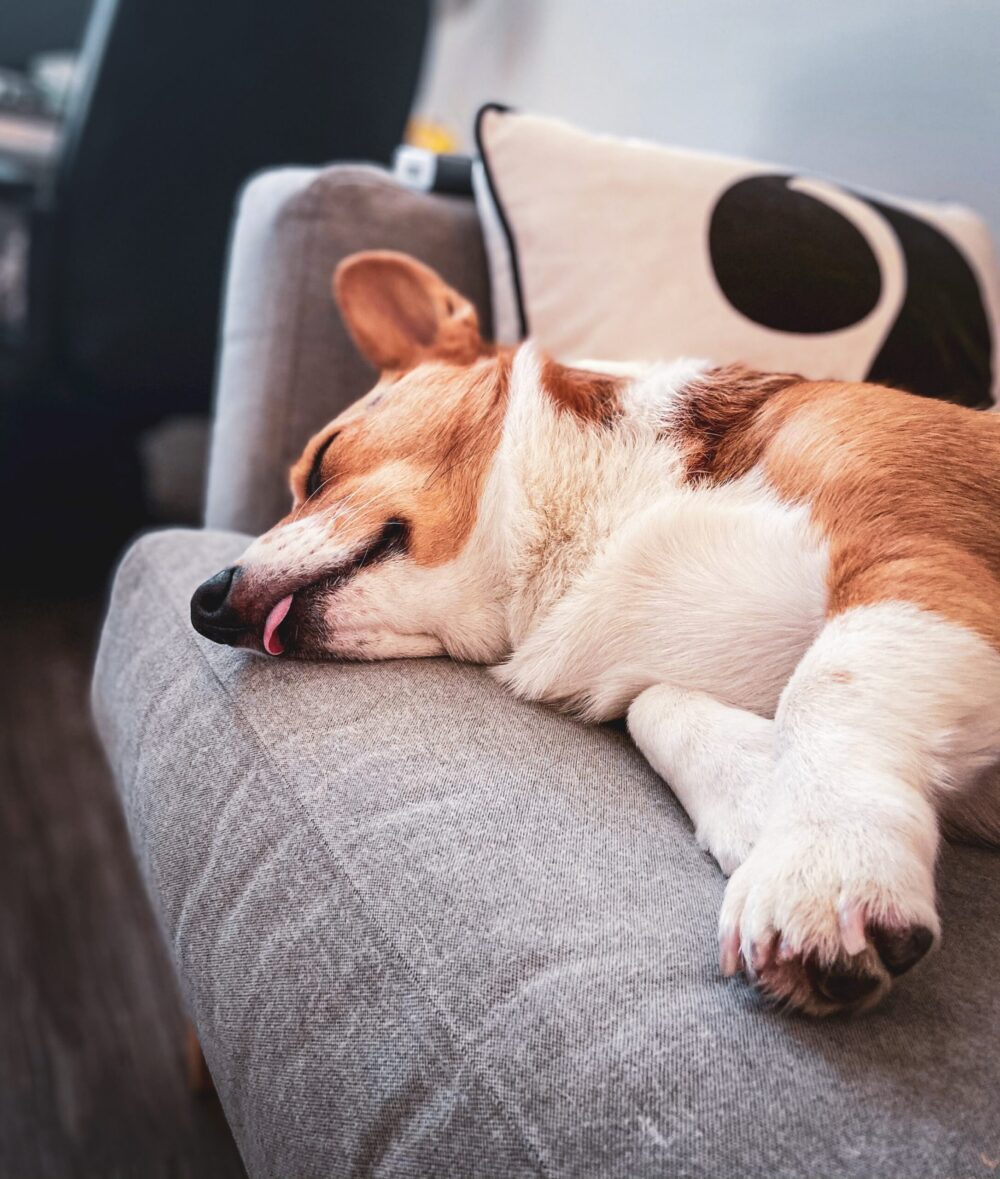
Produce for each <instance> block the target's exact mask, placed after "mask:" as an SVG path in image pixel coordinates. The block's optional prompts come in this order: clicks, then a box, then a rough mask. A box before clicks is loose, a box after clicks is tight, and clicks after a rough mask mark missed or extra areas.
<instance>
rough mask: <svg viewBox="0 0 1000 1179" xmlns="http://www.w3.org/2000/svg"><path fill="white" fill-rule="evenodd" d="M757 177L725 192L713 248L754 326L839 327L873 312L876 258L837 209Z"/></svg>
mask: <svg viewBox="0 0 1000 1179" xmlns="http://www.w3.org/2000/svg"><path fill="white" fill-rule="evenodd" d="M791 179H792V177H791V176H751V177H749V178H748V179H746V180H739V181H737V182H736V183H735V184H734V185H732V186H731V187H730V188H727V189H726V191H725V192H724V193H723V194H722V196H720V197H719V199H718V201H717V202H716V204H715V208H714V209H713V210H712V219H711V224H710V225H709V231H708V249H709V253H710V254H711V256H712V266H713V268H714V270H715V277H716V278H717V279H718V282H719V286H720V287H722V290H723V293H724V294H725V296H726V298H727V299H728V300H729V302H730V303H731V304H732V305H733V306H734V307H735V308H736V310H737V311H739V312H740V313H741V314H742V315H745V316H746V317H747V319H752V320H753V321H754V323H759V324H761V325H762V326H763V327H767V328H771V329H772V330H773V331H776V332H801V333H809V334H812V333H816V332H836V331H840V330H841V329H843V328H847V327H850V326H851V325H852V324H855V323H860V322H861V320H863V319H864V318H865V317H866V316H868V315H870V314H871V313H872V311H874V310H875V307H876V305H877V303H878V300H879V295H880V294H881V293H882V279H881V276H880V274H879V268H878V261H877V260H876V258H875V255H874V254H873V253H872V251H871V247H870V246H869V245H868V242H867V240H866V238H865V236H864V234H863V233H861V231H860V230H859V229H858V228H857V226H855V225H853V224H852V223H851V222H850V221H848V220H847V218H846V217H844V216H843V214H841V213H840V212H838V210H836V209H833V208H831V207H830V206H829V205H828V204H826V203H824V202H823V201H820V200H817V199H816V198H815V197H813V196H808V195H807V194H806V193H803V192H794V191H793V190H792V189H790V188H789V187H788V182H789V180H791Z"/></svg>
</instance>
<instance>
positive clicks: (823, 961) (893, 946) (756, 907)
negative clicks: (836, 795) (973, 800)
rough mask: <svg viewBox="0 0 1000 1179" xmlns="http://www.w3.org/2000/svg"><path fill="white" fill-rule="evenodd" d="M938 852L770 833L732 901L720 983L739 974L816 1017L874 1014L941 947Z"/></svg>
mask: <svg viewBox="0 0 1000 1179" xmlns="http://www.w3.org/2000/svg"><path fill="white" fill-rule="evenodd" d="M921 835H922V836H923V837H921ZM934 847H935V839H934V837H933V834H932V835H931V837H930V838H928V837H927V833H926V832H923V833H920V832H914V831H910V832H909V833H908V836H907V834H906V833H905V832H904V831H902V830H900V829H898V828H896V827H893V826H892V825H887V826H886V827H883V826H881V825H879V824H875V825H874V826H872V825H868V826H865V825H862V824H859V823H849V824H843V825H841V824H836V823H834V824H829V823H825V824H823V825H822V826H814V825H812V824H811V823H807V822H806V823H803V822H799V823H792V824H788V825H783V826H781V827H777V828H774V829H772V830H769V831H767V832H766V833H765V834H764V835H763V836H762V837H761V839H760V840H759V841H758V842H757V844H756V846H755V847H754V849H753V851H752V852H751V853H750V855H749V856H748V857H747V859H746V860H745V862H744V863H743V864H742V865H741V866H740V867H739V868H738V869H737V870H736V872H735V873H734V874H733V876H732V879H731V880H730V881H729V885H728V887H727V889H726V895H725V898H724V900H723V904H722V913H721V916H720V919H719V947H720V967H721V970H722V973H723V974H725V975H732V974H736V973H737V971H738V970H740V968H741V967H742V969H743V971H744V973H745V974H746V976H747V978H748V979H749V980H750V981H751V982H752V983H753V984H754V985H755V986H756V987H757V988H758V990H759V991H760V992H761V993H762V994H763V995H764V996H766V997H767V998H769V999H771V1000H774V1001H776V1002H778V1003H781V1004H783V1005H787V1006H790V1007H794V1008H798V1009H800V1010H802V1011H805V1012H808V1013H809V1014H812V1015H829V1014H832V1013H834V1012H838V1011H850V1010H861V1009H863V1008H866V1007H871V1006H873V1005H874V1004H875V1003H877V1002H878V1001H879V999H881V998H882V997H883V996H884V995H885V994H886V993H887V991H888V990H889V988H890V986H891V985H892V980H893V979H894V978H895V977H896V976H898V975H900V974H904V973H905V972H906V971H907V970H909V969H910V968H911V967H912V966H915V965H916V963H917V962H918V961H919V960H920V959H921V958H922V957H923V956H924V955H925V954H926V953H927V951H928V950H930V949H931V947H932V946H933V945H934V944H935V942H936V941H937V940H938V937H939V934H940V923H939V921H938V916H937V912H936V909H935V905H934V878H933V863H934Z"/></svg>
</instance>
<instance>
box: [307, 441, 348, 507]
mask: <svg viewBox="0 0 1000 1179" xmlns="http://www.w3.org/2000/svg"><path fill="white" fill-rule="evenodd" d="M339 433H340V431H339V430H334V432H333V433H332V434H331V435H330V436H329V438H326V439H324V440H323V442H321V443H320V445H319V446H318V447H317V448H316V453H315V455H314V456H313V461H312V467H311V468H310V470H309V477H308V478H307V479H306V499H309V498H310V497H311V496H313V495H315V494H316V492H317V491H319V489H320V488H321V487H322V486H323V484H324V482H325V480H324V479H323V459H324V458H325V457H326V452H327V450H328V449H329V447H330V443H331V442H332V441H333V440H334V439H335V438H336V437H337V435H338V434H339Z"/></svg>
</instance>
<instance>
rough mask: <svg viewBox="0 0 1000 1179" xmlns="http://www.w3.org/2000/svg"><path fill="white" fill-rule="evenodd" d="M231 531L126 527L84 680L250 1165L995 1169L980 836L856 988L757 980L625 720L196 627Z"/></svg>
mask: <svg viewBox="0 0 1000 1179" xmlns="http://www.w3.org/2000/svg"><path fill="white" fill-rule="evenodd" d="M243 543H244V541H243V538H240V537H238V536H234V535H231V534H220V533H215V534H213V533H183V532H167V533H160V534H156V535H152V536H149V537H147V538H146V539H144V540H142V541H141V542H140V543H139V544H138V545H136V546H135V547H134V548H133V550H132V551H131V552H130V553H129V555H128V556H127V557H126V559H125V561H124V563H123V565H122V567H121V569H120V571H119V573H118V577H117V581H116V584H115V589H114V593H113V597H112V601H111V606H110V612H109V616H108V620H107V625H106V629H105V633H104V637H103V641H102V645H101V651H100V655H99V660H98V665H97V672H96V681H95V706H96V713H97V717H98V721H99V726H100V729H101V732H102V734H103V737H104V741H105V743H106V745H107V748H108V751H109V754H110V758H111V761H112V763H113V766H114V769H115V772H116V775H117V777H118V781H119V783H120V786H121V792H122V797H123V800H124V803H125V809H126V812H127V815H128V822H129V826H130V830H131V833H132V838H133V840H134V843H135V849H136V853H137V855H138V858H139V861H140V863H141V865H142V868H143V871H144V874H145V878H146V880H147V882H148V885H149V889H150V892H151V894H152V896H153V899H154V902H155V904H156V906H157V908H158V911H159V914H160V917H161V919H162V923H163V928H164V930H165V933H166V937H167V939H168V941H169V945H170V948H171V951H172V954H173V958H174V961H175V963H176V966H177V970H178V973H179V975H180V978H181V981H182V984H183V987H184V990H185V993H186V995H187V998H188V1001H189V1004H190V1008H191V1011H192V1013H193V1016H194V1018H195V1020H196V1023H197V1025H198V1028H199V1031H200V1034H201V1037H202V1041H203V1044H204V1048H205V1053H206V1056H207V1058H208V1061H209V1064H210V1066H211V1069H212V1072H213V1075H214V1076H215V1079H216V1081H217V1084H218V1088H219V1092H220V1095H221V1098H222V1101H223V1104H224V1106H225V1109H226V1112H227V1114H228V1116H229V1119H230V1121H231V1122H232V1125H233V1129H234V1132H235V1135H236V1138H237V1141H238V1142H239V1144H240V1146H241V1149H242V1151H243V1154H244V1157H245V1159H246V1162H247V1165H248V1168H249V1170H250V1172H251V1174H252V1175H255V1176H281V1177H285V1179H287V1177H288V1176H292V1175H294V1176H297V1177H306V1176H324V1177H326V1176H330V1175H333V1174H336V1175H349V1174H350V1175H369V1174H371V1175H379V1176H392V1177H397V1176H438V1175H442V1176H453V1175H454V1176H457V1175H469V1174H478V1175H489V1176H505V1177H506V1176H518V1175H548V1176H602V1177H605V1176H654V1175H655V1176H659V1175H663V1176H671V1177H673V1176H696V1177H699V1179H700V1177H704V1179H717V1177H718V1176H721V1175H733V1174H739V1175H746V1176H768V1177H775V1176H816V1175H823V1176H825V1177H826V1179H836V1177H839V1176H858V1177H859V1179H860V1177H864V1179H870V1177H871V1176H875V1175H877V1176H880V1177H881V1179H893V1177H899V1179H920V1177H924V1176H926V1177H931V1176H933V1177H935V1179H940V1177H942V1176H947V1175H954V1176H966V1175H979V1174H987V1173H988V1168H989V1166H990V1165H992V1163H993V1160H995V1159H997V1158H998V1157H1000V1118H998V1116H997V1114H998V1111H997V1093H998V1092H1000V1053H998V1052H997V1051H996V1044H995V1041H996V1034H997V1028H998V1027H1000V989H998V988H997V985H996V977H997V969H998V965H1000V961H998V958H1000V955H998V950H997V938H996V933H995V930H996V914H997V912H998V911H1000V865H998V860H997V858H996V857H995V856H993V855H991V854H989V853H987V852H984V851H978V850H972V849H962V850H957V849H948V850H946V852H945V854H944V858H943V865H942V870H941V889H942V908H943V916H944V922H945V940H944V945H943V947H942V949H941V951H940V953H938V954H937V955H936V956H935V957H933V958H932V959H931V960H930V961H928V962H927V963H926V964H925V965H924V966H922V968H920V969H918V970H917V971H915V972H914V974H913V975H912V976H911V977H909V978H907V979H906V980H905V981H904V982H903V984H902V985H901V986H900V987H899V989H898V991H897V992H896V993H895V994H894V995H892V996H890V998H889V1000H888V1001H887V1002H886V1003H885V1005H884V1006H883V1007H881V1008H880V1009H878V1010H877V1011H875V1012H874V1013H872V1014H870V1015H868V1016H866V1017H864V1018H860V1019H856V1020H830V1021H826V1022H810V1021H808V1020H805V1019H803V1018H796V1017H789V1016H786V1015H782V1014H780V1013H778V1012H775V1011H771V1010H766V1009H763V1008H762V1007H761V1006H760V1005H759V1004H758V1002H757V1001H756V1000H755V999H754V998H753V996H752V995H751V994H750V993H749V992H748V991H747V989H746V988H745V986H744V985H743V984H742V983H740V982H739V981H737V980H731V981H724V980H722V979H721V978H720V977H719V975H718V972H717V969H716V947H715V920H716V911H717V908H718V905H719V901H720V898H721V895H722V889H723V880H722V878H721V876H720V875H719V872H718V871H717V869H716V868H715V866H714V865H713V863H712V862H711V861H710V860H709V859H708V858H707V857H706V856H705V855H704V854H703V853H701V852H700V851H699V850H698V849H697V847H696V846H695V843H694V840H693V838H692V834H691V829H690V826H689V824H688V822H687V820H686V819H685V817H684V814H683V812H682V811H681V810H680V808H679V806H678V805H677V803H676V802H675V801H674V799H673V797H672V796H671V794H670V792H669V791H668V790H667V788H666V787H665V786H664V785H663V783H662V782H660V781H659V780H658V779H657V778H656V777H655V775H654V774H653V773H652V772H651V771H650V770H649V769H648V767H647V766H646V765H645V764H644V763H643V761H642V759H641V758H640V757H639V756H638V755H637V753H636V752H635V751H634V750H633V748H632V747H631V745H630V743H629V742H628V740H627V738H626V737H625V736H624V735H623V734H621V733H619V732H616V731H613V730H609V729H606V728H584V727H581V726H580V725H578V724H576V723H574V722H573V721H570V720H568V719H566V718H564V717H562V716H559V715H557V714H555V713H554V712H550V711H548V710H546V709H543V708H540V707H533V706H529V705H525V704H521V703H518V702H517V701H515V700H513V699H512V698H510V697H509V696H508V695H507V694H506V693H505V692H504V691H502V690H501V689H500V688H499V687H498V686H496V685H495V684H494V683H493V681H492V680H491V679H490V677H489V676H488V675H487V674H486V673H485V671H483V670H482V669H479V668H474V667H467V666H459V665H456V664H453V663H450V662H447V661H444V660H428V661H417V662H393V663H382V664H373V665H362V664H341V665H337V664H327V665H305V664H295V663H285V662H282V661H279V660H272V661H264V660H263V659H260V658H257V657H254V656H251V655H248V654H246V653H242V652H237V651H233V650H230V649H227V648H222V647H216V646H213V645H212V644H210V643H208V642H205V641H204V640H202V639H201V638H199V637H198V636H197V635H196V634H195V633H194V632H193V631H192V630H191V628H190V626H189V624H188V596H189V594H190V592H191V590H192V589H193V587H194V586H195V585H196V584H197V583H198V582H199V581H201V580H202V579H203V578H204V577H205V576H206V575H208V574H209V573H211V572H212V571H214V570H215V569H217V568H218V567H220V566H222V565H224V564H226V563H228V562H229V561H230V560H231V559H232V558H233V557H234V556H235V555H236V554H237V552H238V551H239V549H240V548H241V546H242V544H243Z"/></svg>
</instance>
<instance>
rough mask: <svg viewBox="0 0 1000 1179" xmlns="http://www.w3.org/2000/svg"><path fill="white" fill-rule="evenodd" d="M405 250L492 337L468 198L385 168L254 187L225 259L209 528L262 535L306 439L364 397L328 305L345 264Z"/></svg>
mask: <svg viewBox="0 0 1000 1179" xmlns="http://www.w3.org/2000/svg"><path fill="white" fill-rule="evenodd" d="M364 249H394V250H404V251H407V252H408V253H411V254H413V255H414V256H416V257H417V258H420V259H421V260H422V261H424V262H426V263H428V264H429V265H430V266H433V267H434V268H435V269H436V270H438V271H439V272H440V273H441V274H442V275H443V276H444V278H445V279H446V280H447V281H448V282H449V283H451V285H452V286H454V287H455V288H456V289H457V290H460V291H462V292H463V293H464V294H465V295H467V296H468V297H469V298H471V299H472V301H473V302H474V303H475V305H476V307H477V309H478V311H479V316H480V323H481V324H482V325H483V331H484V334H485V333H488V332H489V331H490V329H491V323H492V318H491V313H490V304H489V280H488V275H487V269H486V259H485V255H484V252H483V242H482V236H481V234H480V229H479V220H478V217H477V215H476V210H475V206H474V205H473V202H472V201H471V200H466V199H463V198H458V197H443V196H434V195H428V194H425V193H417V192H413V191H411V190H409V189H407V188H404V187H403V186H402V185H400V184H399V183H398V182H397V181H395V180H394V179H393V178H392V177H391V176H390V175H389V174H388V173H386V172H385V171H384V170H382V169H380V168H376V167H370V166H363V165H341V166H337V167H333V168H327V169H323V170H316V169H305V168H294V169H284V170H281V171H273V172H266V173H264V174H262V175H260V176H258V177H256V178H255V179H254V180H252V181H251V182H250V183H249V184H248V185H247V187H246V189H245V190H244V192H243V195H242V198H241V200H240V203H239V209H238V213H237V219H236V227H235V232H234V234H233V237H232V245H231V249H230V260H229V273H228V278H227V281H226V292H225V303H224V312H223V323H222V337H221V349H220V363H219V371H218V380H217V386H216V412H215V422H214V426H213V435H212V449H211V458H210V462H209V481H208V495H207V503H206V512H205V520H206V523H207V525H208V526H209V527H212V528H229V529H235V530H237V531H241V532H249V533H258V532H262V531H264V530H265V529H266V528H268V527H270V525H272V524H273V523H274V522H275V521H276V520H278V519H279V518H280V517H281V516H282V515H284V513H285V512H287V511H288V507H289V503H290V495H289V491H288V478H287V473H288V468H289V466H290V464H291V463H292V462H293V461H294V460H295V459H296V458H297V457H298V455H299V453H300V452H301V450H302V447H303V445H304V444H305V442H306V440H307V439H308V438H309V436H310V435H311V434H312V433H314V432H315V431H316V430H317V429H319V428H320V426H322V425H323V424H324V423H326V422H327V421H329V420H330V419H331V418H332V417H334V416H335V415H336V414H337V413H339V412H340V410H341V409H343V408H344V407H345V406H346V405H349V404H350V403H351V402H352V401H354V400H355V399H356V398H358V397H360V396H361V395H362V394H363V393H365V392H366V391H367V390H368V389H370V388H371V386H372V384H373V383H374V381H375V373H374V372H373V371H372V370H371V368H369V366H368V365H367V364H366V362H365V361H364V360H362V358H361V356H360V355H359V354H358V352H357V351H356V349H355V347H354V345H353V343H352V342H351V340H350V338H349V337H348V335H347V332H346V330H345V328H344V326H343V324H342V323H341V320H340V316H339V314H338V313H337V310H336V307H335V306H334V303H333V300H332V296H331V293H330V279H331V276H332V274H333V270H334V267H335V266H336V265H337V263H338V262H339V261H340V259H341V258H343V257H345V256H346V255H347V254H351V253H353V252H354V251H355V250H364Z"/></svg>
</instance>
